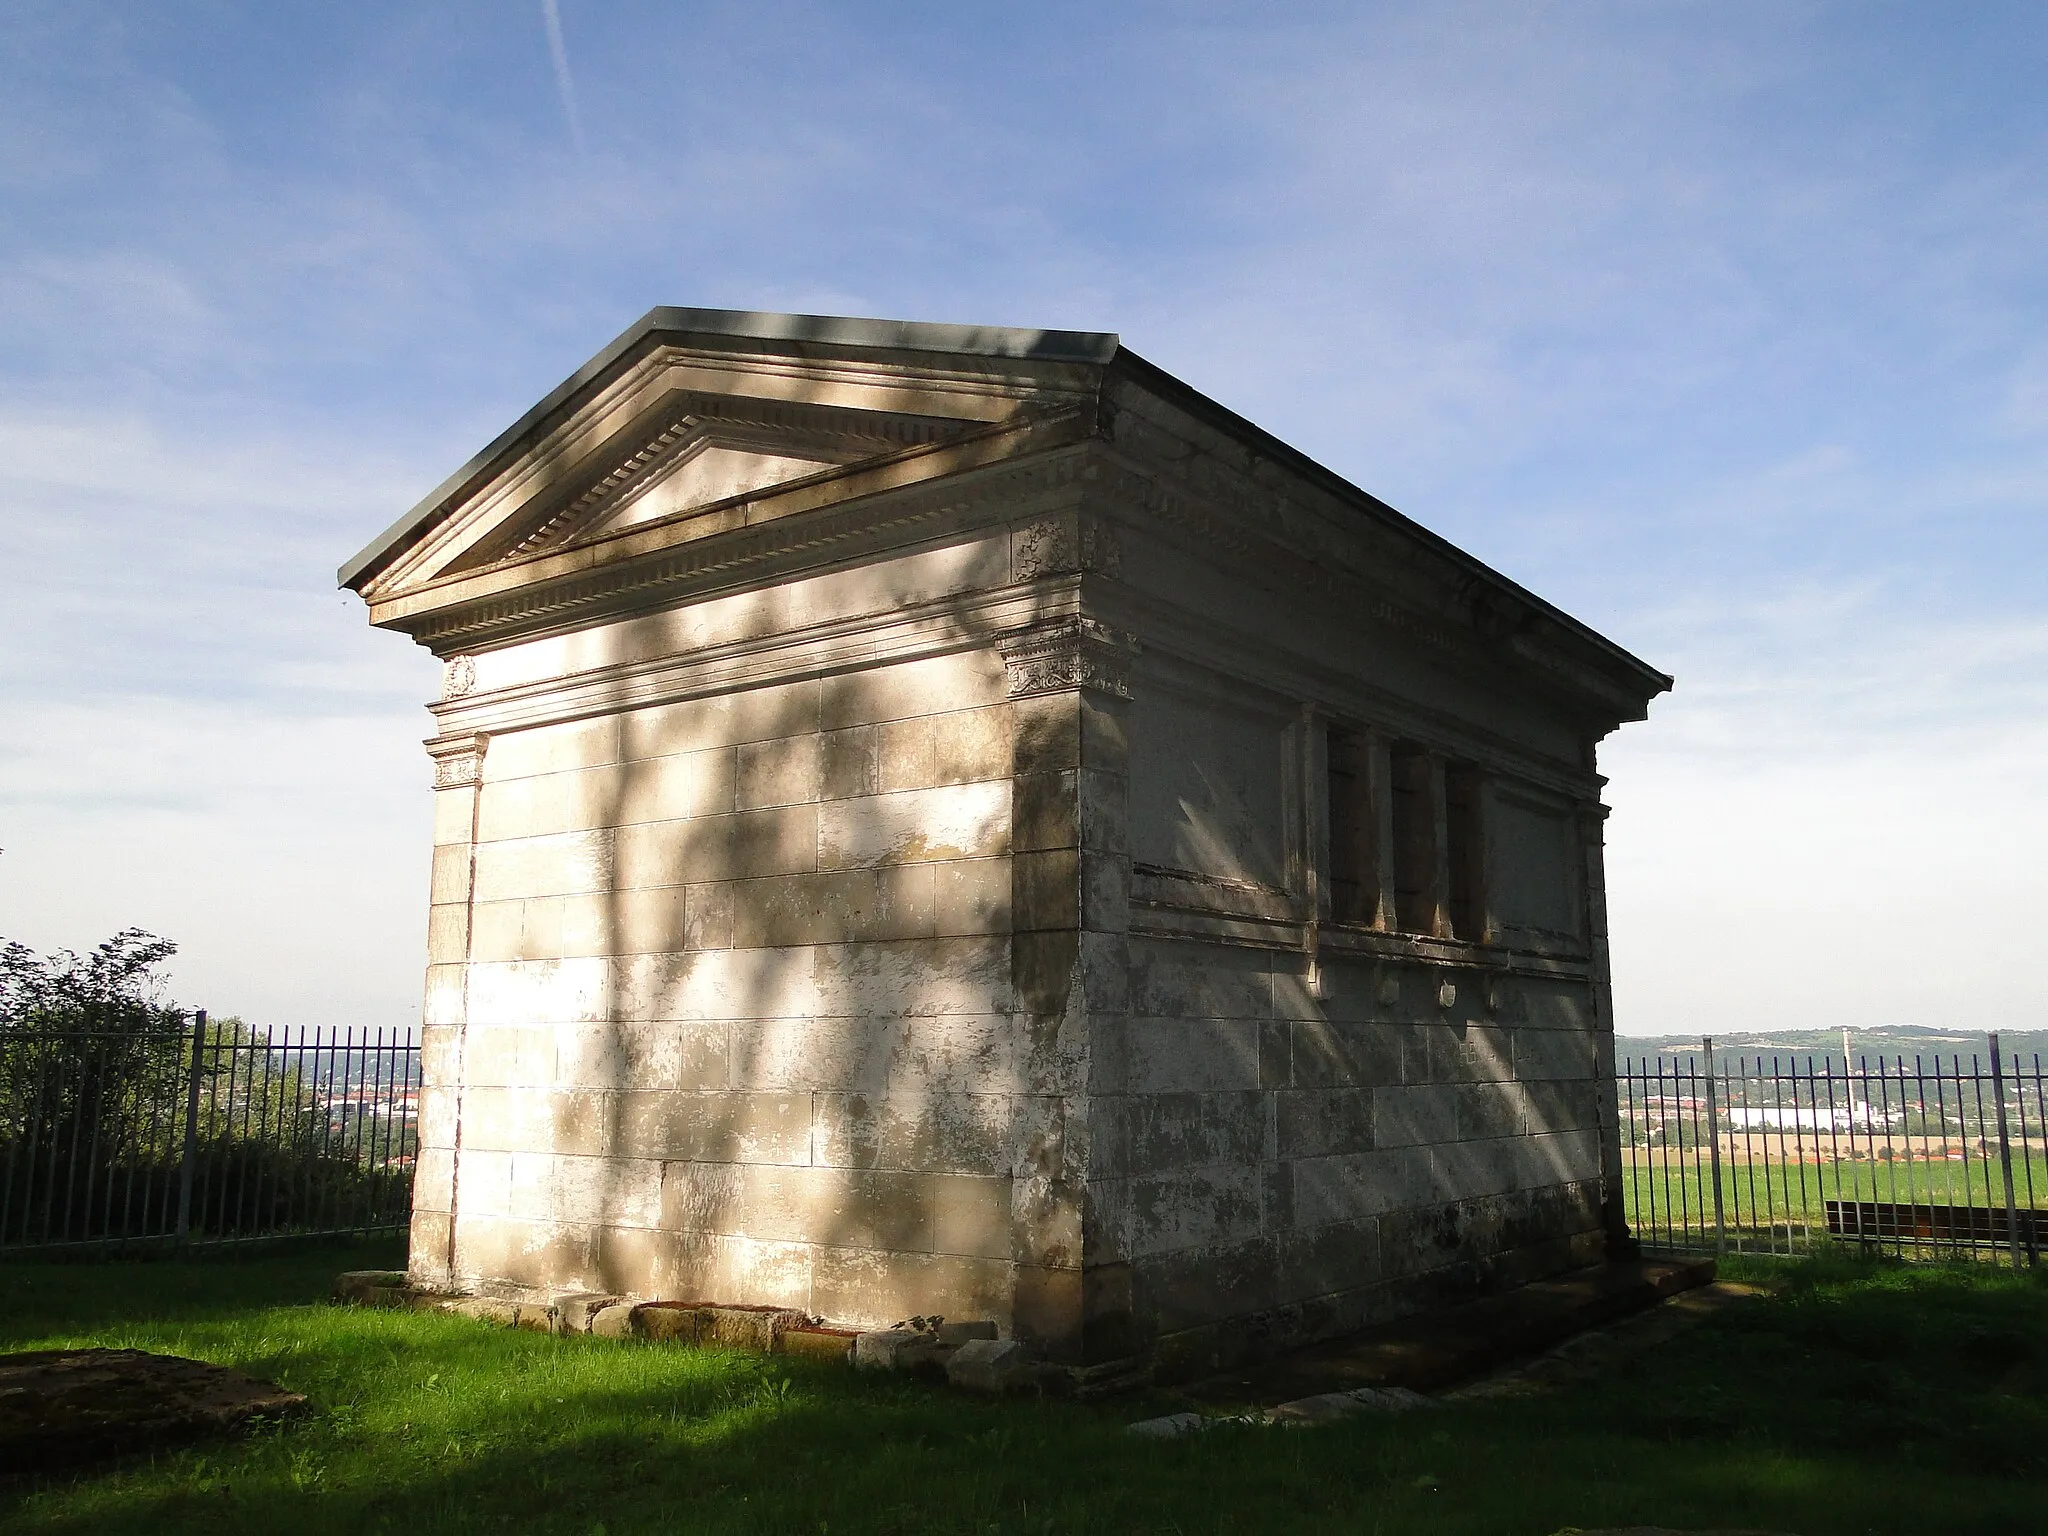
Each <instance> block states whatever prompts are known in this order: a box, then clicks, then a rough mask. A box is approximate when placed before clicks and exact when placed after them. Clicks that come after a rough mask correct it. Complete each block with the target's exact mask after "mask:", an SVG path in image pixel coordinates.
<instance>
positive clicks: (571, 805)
mask: <svg viewBox="0 0 2048 1536" xmlns="http://www.w3.org/2000/svg"><path fill="white" fill-rule="evenodd" d="M341 580H342V582H343V584H344V585H346V586H347V587H349V588H351V589H353V590H354V591H356V592H358V593H360V594H362V596H363V597H364V599H365V600H366V601H367V603H368V604H369V609H370V617H371V621H372V622H373V623H375V624H377V625H380V626H382V627H384V628H387V629H393V630H397V631H400V632H401V633H404V634H407V635H410V636H412V638H413V639H414V640H415V641H417V642H418V643H419V644H421V645H425V646H427V647H429V648H430V649H432V650H433V652H434V653H435V654H436V655H437V656H439V657H441V658H442V659H443V661H444V663H445V668H446V670H445V678H446V682H445V688H444V696H443V698H442V699H441V701H440V702H439V703H438V704H436V705H434V706H432V708H433V713H434V715H435V718H436V721H437V722H438V729H437V731H436V734H435V735H434V737H433V739H432V740H431V741H429V742H428V744H427V745H428V751H429V753H430V754H431V756H432V758H433V761H434V765H435V785H436V791H437V792H436V795H435V818H434V825H435V832H434V844H435V846H434V861H433V890H432V905H431V907H430V914H429V937H428V944H429V964H428V971H427V1005H426V1033H425V1052H424V1058H425V1066H424V1074H425V1089H424V1092H423V1096H422V1100H421V1110H420V1123H419V1132H420V1141H421V1146H422V1151H421V1154H420V1164H419V1172H418V1180H417V1184H416V1189H415V1212H416V1213H415V1216H414V1219H413V1228H412V1260H411V1262H412V1269H413V1272H414V1274H415V1275H416V1277H418V1278H419V1279H420V1280H422V1281H425V1282H430V1283H432V1284H435V1285H442V1286H456V1287H462V1288H474V1289H481V1290H486V1291H493V1292H498V1293H506V1294H529V1293H550V1292H560V1291H565V1290H597V1291H611V1292H619V1293H626V1294H632V1295H638V1296H643V1297H656V1296H658V1297H664V1298H705V1299H714V1300H728V1301H746V1302H776V1303H786V1304H790V1305H794V1306H798V1307H802V1308H804V1309H806V1310H809V1311H812V1312H815V1313H818V1314H822V1315H823V1316H826V1317H828V1318H832V1319H837V1320H842V1321H849V1322H855V1323H864V1324H888V1323H890V1322H893V1321H895V1320H897V1319H899V1318H903V1317H907V1316H910V1315H913V1314H931V1313H940V1314H943V1315H946V1316H949V1317H989V1318H994V1319H996V1320H997V1322H998V1323H999V1324H1000V1325H1001V1326H1002V1328H1003V1329H1004V1331H1005V1332H1014V1333H1015V1334H1016V1335H1017V1336H1019V1337H1023V1338H1026V1339H1029V1340H1031V1341H1033V1342H1034V1343H1035V1344H1036V1345H1037V1346H1038V1347H1039V1348H1041V1349H1043V1350H1044V1351H1046V1352H1047V1353H1049V1354H1050V1355H1052V1356H1054V1357H1056V1358H1064V1359H1073V1360H1078V1359H1091V1360H1100V1359H1108V1358H1114V1357H1121V1356H1124V1355H1127V1354H1130V1353H1132V1352H1134V1351H1140V1350H1149V1351H1151V1352H1152V1353H1154V1355H1155V1356H1156V1357H1157V1358H1159V1359H1161V1360H1162V1361H1163V1362H1165V1363H1166V1364H1167V1366H1168V1367H1169V1368H1175V1369H1182V1370H1193V1369H1198V1368H1202V1367H1204V1366H1206V1365H1208V1364H1210V1363H1213V1362H1218V1361H1222V1360H1227V1359H1229V1358H1232V1357H1233V1356H1235V1355H1238V1354H1241V1353H1244V1352H1246V1351H1248V1350H1252V1349H1257V1348H1263V1347H1269V1346H1270V1345H1272V1344H1273V1343H1276V1342H1284V1341H1286V1340H1290V1339H1298V1338H1306V1337H1312V1336H1319V1335H1325V1334H1329V1333H1333V1332H1336V1331H1340V1330H1345V1329H1349V1328H1352V1327H1355V1326H1357V1325H1359V1324H1361V1323H1363V1322H1366V1321H1369V1320H1371V1319H1374V1318H1378V1317H1382V1316H1387V1315H1391V1314H1393V1313H1395V1312H1397V1311H1400V1310H1404V1309H1409V1308H1413V1307H1416V1306H1421V1305H1427V1304H1430V1303H1433V1302H1437V1301H1441V1300H1447V1299H1451V1298H1456V1297H1462V1296H1465V1295H1468V1294H1471V1293H1473V1292H1475V1291H1477V1290H1480V1289H1482V1288H1485V1287H1489V1286H1495V1285H1499V1284H1503V1283H1506V1282H1510V1281H1513V1280H1516V1279H1519V1278H1522V1277H1528V1276H1534V1275H1539V1274H1543V1273H1546V1272H1550V1271H1555V1270H1558V1269H1561V1268H1564V1267H1566V1266H1570V1265H1574V1264H1579V1263H1583V1262H1587V1261H1590V1260H1593V1259H1596V1258H1598V1257H1599V1256H1600V1255H1601V1254H1602V1252H1603V1251H1604V1250H1605V1248H1606V1247H1607V1245H1608V1244H1609V1243H1610V1242H1612V1241H1613V1240H1614V1239H1615V1238H1616V1237H1617V1236H1619V1235H1621V1234H1622V1233H1623V1225H1622V1215H1621V1207H1620V1198H1621V1196H1620V1164H1619V1152H1618V1135H1617V1126H1616V1111H1615V1097H1614V1092H1613V1083H1612V1071H1613V1063H1612V1035H1613V1023H1612V1019H1611V1017H1610V1009H1609V998H1608V983H1607V957H1606V944H1607V939H1606V918H1605V906H1604V900H1603V885H1602V862H1601V824H1602V817H1603V815H1604V811H1603V808H1602V806H1601V804H1600V790H1601V785H1602V782H1603V781H1602V780H1601V779H1600V777H1599V776H1598V774H1597V773H1596V772H1595V768H1594V752H1595V747H1596V744H1597V743H1598V742H1599V741H1600V739H1601V738H1602V737H1603V736H1605V735H1606V734H1607V733H1608V732H1609V731H1611V730H1613V729H1614V728H1615V727H1616V725H1618V724H1619V723H1620V722H1622V721H1626V720H1633V719H1638V718H1641V717H1642V715H1643V714H1644V711H1645V709H1646V707H1647V704H1648V701H1649V700H1650V698H1651V697H1652V696H1654V695H1655V694H1657V693H1658V692H1660V691H1662V690H1663V689H1665V688H1667V687H1668V686H1669V683H1670V680H1669V679H1668V678H1666V677H1664V676H1662V675H1661V674H1659V673H1657V672H1655V671H1653V670H1652V669H1651V668H1649V667H1648V666H1646V665H1644V664H1643V663H1642V662H1640V661H1638V660H1637V659H1635V658H1634V657H1633V656H1630V655H1629V654H1628V653H1627V652H1625V651H1623V650H1621V649H1620V648H1619V647H1617V646H1615V645H1614V644H1612V643H1611V642H1609V641H1607V640H1605V639H1602V638H1601V637H1600V636H1599V635H1597V634H1595V633H1593V632H1592V631H1591V630H1589V629H1587V628H1586V627H1585V626H1584V625H1582V624H1579V623H1577V622H1576V621H1574V620H1572V619H1571V618H1569V617H1567V616H1566V615H1564V614H1562V613H1560V612H1558V611H1557V610H1556V609H1554V608H1552V607H1550V606H1549V605H1547V604H1545V603H1544V602H1542V601H1541V600H1540V599H1538V598H1536V597H1534V596H1532V595H1531V594H1529V593H1528V592H1525V591H1523V590H1522V589H1521V588H1520V587H1517V586H1516V585H1514V584H1513V583H1512V582H1510V581H1508V580H1507V579H1505V578H1504V577H1501V576H1499V575H1497V574H1495V573H1494V572H1493V571H1491V570H1489V569H1487V568H1486V567H1485V566H1483V565H1481V564H1480V563H1479V562H1478V561H1477V560H1474V559H1473V558H1471V557H1470V556H1469V555H1466V554H1464V553H1463V552H1461V551H1460V550H1458V549H1456V548H1454V547H1453V546H1451V545H1450V544H1448V543H1446V542H1445V541H1444V540H1442V539H1440V538H1438V537H1436V536H1435V535H1433V534H1431V533H1429V532H1427V531H1425V530H1424V529H1422V528H1420V527H1418V526H1417V525H1415V524H1414V523H1412V522H1410V521H1408V520H1407V519H1406V518H1404V517H1402V516H1400V515H1399V514H1398V513H1396V512H1394V511H1392V510H1391V509H1390V508H1388V507H1386V506H1385V505H1383V504H1382V503H1380V502H1378V501H1376V500H1374V499H1373V498H1372V497H1371V496H1368V495H1366V494H1365V493H1363V492H1362V491H1359V490H1358V489H1356V488H1355V487H1353V486H1351V485H1349V484H1347V483H1346V482H1344V481H1343V480H1341V479H1339V478H1338V477H1337V476H1335V475H1333V474H1331V473H1330V472H1329V471H1327V470H1325V469H1323V468H1321V467H1320V466H1318V465H1317V464H1315V463H1313V462H1311V461H1310V460H1309V459H1307V458H1305V457H1303V456H1302V455H1301V454H1299V453H1297V452H1295V451H1294V450H1292V449H1290V448H1288V447H1287V446H1286V445H1285V444H1283V443H1281V442H1279V441H1277V440H1275V439H1274V438H1271V437H1269V436H1267V435H1266V434H1265V433H1264V432H1261V431H1260V430H1258V429H1257V428H1255V427H1253V426H1252V425H1251V424H1250V423H1248V422H1246V421H1244V420H1242V419H1240V418H1239V417H1237V416H1235V415H1233V414H1231V413H1230V412H1229V411H1228V410H1226V409H1224V408H1223V407H1221V406H1219V405H1217V404H1216V403H1214V402H1213V401H1211V400H1209V399H1207V398H1205V397H1204V396H1202V395H1200V394H1198V393H1197V392H1196V391H1194V390H1193V389H1191V388H1189V387H1188V386H1187V385H1185V384H1183V383H1181V382H1180V381H1179V380H1177V379H1174V378H1172V377H1171V376H1169V375H1167V374H1165V373H1163V372H1161V371H1160V370H1159V369H1157V368H1155V367H1153V366H1152V365H1151V364H1149V363H1147V362H1145V361H1144V360H1143V359H1141V358H1139V357H1136V356H1134V355H1132V354H1131V353H1130V352H1128V351H1126V350H1125V349H1124V348H1123V347H1121V346H1120V345H1119V344H1118V342H1117V339H1116V338H1115V337H1114V336H1103V335H1078V334H1067V333H1059V332H1042V331H1017V330H973V329H964V328H958V327H952V326H939V325H913V324H894V323H885V322H880V321H866V320H837V319H821V318H814V317H805V316H794V315H746V314H732V313H725V312H718V311H702V310H674V309H660V310H656V311H654V312H653V313H651V314H650V315H648V316H647V317H646V318H645V319H644V320H642V321H641V322H640V323H639V324H637V325H635V326H634V327H633V328H632V329H631V330H629V331H628V332H627V333H626V334H625V335H623V336H621V337H620V338H619V339H618V340H617V341H615V342H614V343H613V344H612V345H611V346H609V347H607V348H606V349H605V350H604V351H603V352H602V353H600V354H599V355H598V356H597V357H596V358H594V359H593V360H592V361H591V362H590V363H589V364H588V365H587V366H585V367H584V368H583V369H582V370H580V371H579V372H578V373H577V374H576V375H575V376H574V377H573V378H571V379H569V380H568V381H567V382H565V383H564V384H563V385H562V386H561V387H560V388H559V389H557V390H556V391H555V392H554V393H552V394H551V395H549V396H548V397H547V399H545V400H543V401H542V402H541V403H540V404H539V405H537V406H535V407H534V409H533V410H532V411H530V412H529V413H528V414H527V415H526V416H525V417H523V418H522V419H521V420H520V421H519V422H517V423H516V424H515V425H514V426H513V427H511V428H510V429H509V430H508V431H507V432H506V433H505V434H504V435H503V436H502V437H500V438H499V439H498V440H497V441H496V442H494V443H493V444H491V446H490V447H488V448H487V449H485V450H484V451H483V452H482V453H481V454H479V455H478V456H477V457H476V458H475V459H474V460H472V461H471V462H470V463H469V464H467V465H465V466H464V467H463V468H462V469H461V470H459V471H458V472H457V473H456V474H455V475H454V476H453V477H452V478H451V479H450V480H448V482H447V483H446V484H444V485H443V486H442V487H441V488H440V489H439V490H437V491H435V492H434V493H433V494H432V495H431V496H429V497H428V498H427V500H426V501H424V502H423V503H421V504H420V505H419V506H418V507H417V508H415V509H414V510H413V511H412V512H410V513H408V514H406V516H405V517H403V518H402V519H400V521H399V522H398V523H397V524H396V525H395V526H394V527H393V528H392V529H390V530H389V531H388V532H386V533H385V534H384V535H382V536H381V537H380V538H378V539H377V540H376V541H375V542H374V543H373V544H371V545H370V546H369V548H367V549H365V550H364V551H363V552H362V553H361V554H360V555H358V556H357V557H356V558H355V559H353V560H351V561H350V562H349V563H348V564H347V565H346V566H345V567H344V568H343V569H342V571H341Z"/></svg>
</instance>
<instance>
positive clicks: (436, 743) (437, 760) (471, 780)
mask: <svg viewBox="0 0 2048 1536" xmlns="http://www.w3.org/2000/svg"><path fill="white" fill-rule="evenodd" d="M490 742H491V738H490V737H488V736H486V735H484V734H483V733H482V732H472V733H468V734H465V735H461V736H440V737H436V738H435V739H434V740H432V741H430V742H428V743H427V756H429V757H431V758H432V759H433V760H434V788H436V789H468V788H471V787H473V786H475V785H477V784H481V783H482V782H483V777H484V749H485V748H486V747H488V746H489V745H490Z"/></svg>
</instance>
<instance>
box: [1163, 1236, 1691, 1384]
mask: <svg viewBox="0 0 2048 1536" xmlns="http://www.w3.org/2000/svg"><path fill="white" fill-rule="evenodd" d="M1713 1278H1714V1265H1713V1261H1712V1260H1711V1259H1692V1260H1678V1259H1672V1260H1657V1259H1637V1260H1628V1261H1621V1262H1616V1263H1612V1264H1600V1265H1595V1266H1593V1267H1592V1268H1590V1269H1582V1270H1576V1271H1574V1272H1572V1273H1571V1274H1567V1275H1560V1276H1558V1277H1557V1278H1556V1279H1554V1280H1542V1281H1537V1282H1534V1283H1532V1284H1529V1285H1523V1286H1518V1287H1516V1288H1515V1289H1514V1290H1512V1291H1506V1292H1503V1293H1502V1294H1501V1295H1498V1296H1489V1297H1487V1298H1486V1299H1485V1300H1483V1301H1475V1302H1469V1303H1467V1304H1466V1305H1464V1306H1458V1307H1447V1308H1444V1309H1442V1310H1439V1311H1433V1312H1428V1313H1423V1314H1419V1315H1417V1316H1414V1317H1407V1318H1401V1319H1399V1320H1397V1321H1395V1322H1392V1323H1387V1324H1384V1325H1382V1326H1380V1327H1377V1328H1370V1329H1367V1330H1366V1331H1365V1332H1363V1333H1356V1334H1352V1335H1350V1336H1349V1337H1347V1338H1342V1339H1333V1340H1330V1341H1328V1342H1326V1343H1322V1344H1316V1345H1312V1346H1310V1347H1309V1348H1307V1349H1302V1350H1296V1351H1294V1352H1293V1353H1291V1354H1287V1355H1282V1356H1279V1357H1278V1358H1276V1359H1273V1360H1268V1361H1264V1362H1262V1363H1260V1364H1257V1365H1254V1366H1250V1367H1246V1368H1243V1369H1239V1370H1236V1371H1231V1372H1227V1373H1225V1374H1223V1375H1220V1376H1213V1377H1211V1378H1209V1379H1208V1380H1207V1381H1203V1382H1198V1383H1196V1384H1195V1385H1194V1386H1192V1387H1190V1388H1188V1389H1186V1393H1185V1395H1186V1396H1188V1397H1191V1398H1193V1399H1195V1400H1196V1401H1198V1402H1204V1403H1210V1404H1214V1405H1218V1406H1228V1407H1240V1406H1248V1405H1258V1404H1264V1403H1275V1402H1287V1401H1292V1400H1294V1399H1297V1398H1303V1397H1314V1396H1318V1395H1320V1394H1323V1393H1328V1392H1347V1391H1352V1390H1355V1389H1356V1388H1359V1387H1408V1388H1412V1389H1413V1390H1415V1391H1419V1392H1433V1391H1438V1390H1440V1389H1442V1388H1445V1387H1449V1386H1453V1385H1455V1384H1457V1383H1459V1382H1464V1381H1470V1380H1472V1379H1473V1378H1474V1377H1477V1376H1481V1375H1484V1374H1486V1373H1487V1372H1489V1371H1493V1370H1496V1369H1499V1368H1500V1367H1501V1366H1504V1365H1506V1364H1509V1363H1510V1362H1513V1361H1516V1360H1520V1359H1524V1358H1527V1357H1528V1356H1531V1355H1535V1354H1540V1353H1541V1352H1542V1351H1544V1350H1546V1349H1550V1348H1552V1347H1553V1346H1555V1345H1557V1344H1559V1343H1561V1342H1563V1341H1564V1340H1566V1339H1568V1338H1570V1337H1572V1336H1573V1335H1574V1334H1578V1333H1583V1332H1584V1331H1585V1330H1587V1329H1589V1328H1596V1327H1599V1326H1600V1325H1602V1324H1604V1323H1609V1322H1612V1321H1614V1320H1615V1319H1616V1318H1619V1317H1624V1316H1627V1315H1628V1314H1630V1313H1634V1312H1639V1311H1642V1310H1643V1309H1644V1308H1647V1307H1651V1306H1655V1305H1656V1304H1657V1303H1658V1302H1660V1301H1662V1300H1664V1299H1665V1298H1666V1297H1669V1296H1675V1295H1677V1294H1679V1293H1680V1292H1682V1291H1687V1290H1692V1289H1694V1288H1696V1287H1698V1286H1702V1285H1705V1284H1708V1283H1709V1282H1711V1281H1712V1280H1713Z"/></svg>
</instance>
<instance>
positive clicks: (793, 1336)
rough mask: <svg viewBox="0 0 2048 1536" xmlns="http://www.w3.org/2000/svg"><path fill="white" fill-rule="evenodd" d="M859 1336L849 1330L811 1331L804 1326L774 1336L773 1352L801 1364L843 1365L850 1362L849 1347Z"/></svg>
mask: <svg viewBox="0 0 2048 1536" xmlns="http://www.w3.org/2000/svg"><path fill="white" fill-rule="evenodd" d="M858 1337H859V1335H858V1334H857V1333H855V1332H854V1331H853V1330H852V1329H851V1328H815V1327H811V1326H809V1325H805V1326H803V1327H799V1328H785V1329H783V1330H782V1331H781V1332H779V1333H778V1334H777V1335H776V1336H775V1352H776V1353H777V1354H782V1355H795V1356H796V1357H797V1358H799V1359H802V1360H819V1361H823V1362H825V1363H827V1364H831V1365H845V1364H847V1363H849V1362H850V1361H851V1360H852V1358H853V1343H854V1340H855V1339H856V1338H858Z"/></svg>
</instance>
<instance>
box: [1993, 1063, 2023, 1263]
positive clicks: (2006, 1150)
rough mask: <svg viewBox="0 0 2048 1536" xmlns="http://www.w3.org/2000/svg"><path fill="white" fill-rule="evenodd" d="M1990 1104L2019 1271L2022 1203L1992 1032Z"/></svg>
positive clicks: (2008, 1233) (2009, 1239)
mask: <svg viewBox="0 0 2048 1536" xmlns="http://www.w3.org/2000/svg"><path fill="white" fill-rule="evenodd" d="M1991 1100H1992V1103H1993V1104H1994V1105H1996V1106H1997V1109H1998V1165H1999V1167H2000V1168H2002V1169H2003V1170H2004V1172H2005V1245H2006V1247H2007V1248H2009V1249H2011V1250H2012V1267H2013V1268H2014V1269H2018V1268H2019V1267H2020V1211H2019V1201H2018V1200H2017V1199H2016V1198H2015V1197H2014V1194H2013V1187H2012V1142H2011V1141H2010V1140H2008V1139H2007V1136H2006V1131H2005V1063H2004V1062H2003V1061H2001V1060H2000V1059H1999V1055H1998V1031H1997V1030H1995V1029H1994V1030H1993V1031H1992V1032H1991Z"/></svg>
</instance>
